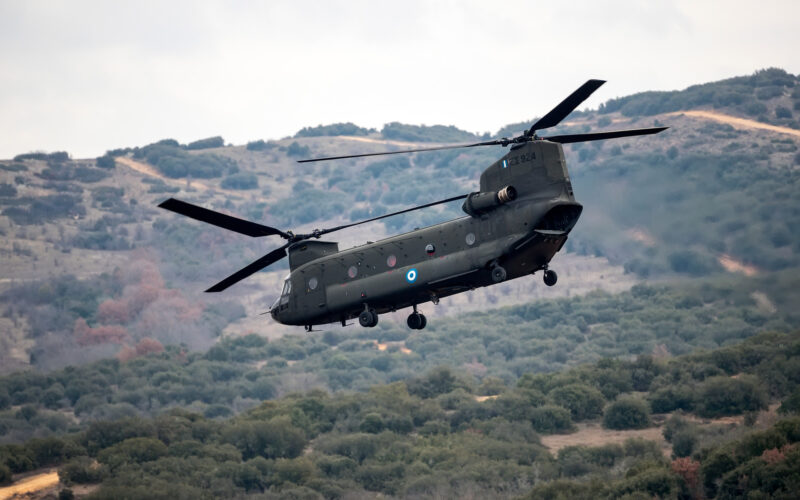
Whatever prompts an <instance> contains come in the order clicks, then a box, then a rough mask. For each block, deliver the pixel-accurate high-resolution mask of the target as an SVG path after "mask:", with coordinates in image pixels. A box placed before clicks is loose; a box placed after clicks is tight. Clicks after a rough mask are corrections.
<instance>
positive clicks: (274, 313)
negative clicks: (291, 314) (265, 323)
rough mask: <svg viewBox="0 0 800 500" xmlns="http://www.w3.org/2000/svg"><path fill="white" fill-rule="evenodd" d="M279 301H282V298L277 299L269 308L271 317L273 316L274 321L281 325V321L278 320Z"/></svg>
mask: <svg viewBox="0 0 800 500" xmlns="http://www.w3.org/2000/svg"><path fill="white" fill-rule="evenodd" d="M279 301H280V298H277V299H275V302H273V303H272V305H271V306H270V307H269V315H270V316H272V319H274V320H275V321H277V322H278V323H280V320H279V319H278V302H279Z"/></svg>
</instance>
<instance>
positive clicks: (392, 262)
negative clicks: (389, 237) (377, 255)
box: [386, 254, 397, 267]
mask: <svg viewBox="0 0 800 500" xmlns="http://www.w3.org/2000/svg"><path fill="white" fill-rule="evenodd" d="M386 265H387V266H389V267H394V266H396V265H397V256H395V255H394V254H392V255H390V256H388V257H386Z"/></svg>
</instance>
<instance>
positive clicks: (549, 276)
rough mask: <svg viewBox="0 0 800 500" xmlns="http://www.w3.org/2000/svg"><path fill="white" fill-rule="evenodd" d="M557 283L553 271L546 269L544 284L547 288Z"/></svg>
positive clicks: (556, 277) (556, 276)
mask: <svg viewBox="0 0 800 500" xmlns="http://www.w3.org/2000/svg"><path fill="white" fill-rule="evenodd" d="M557 281H558V275H557V274H556V272H555V271H552V270H550V269H546V270H545V272H544V284H545V285H547V286H553V285H555V284H556V282H557Z"/></svg>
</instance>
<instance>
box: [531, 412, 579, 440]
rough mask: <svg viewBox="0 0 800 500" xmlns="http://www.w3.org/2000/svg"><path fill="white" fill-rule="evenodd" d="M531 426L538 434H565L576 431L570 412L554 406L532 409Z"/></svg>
mask: <svg viewBox="0 0 800 500" xmlns="http://www.w3.org/2000/svg"><path fill="white" fill-rule="evenodd" d="M531 424H532V425H533V428H534V430H536V432H541V433H543V434H564V433H567V432H572V431H573V430H574V429H575V426H574V425H572V419H571V418H570V413H569V410H567V409H566V408H562V407H561V406H553V405H545V406H541V407H539V408H534V409H532V410H531Z"/></svg>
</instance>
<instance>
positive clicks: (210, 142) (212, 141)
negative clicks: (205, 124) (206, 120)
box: [186, 136, 225, 150]
mask: <svg viewBox="0 0 800 500" xmlns="http://www.w3.org/2000/svg"><path fill="white" fill-rule="evenodd" d="M224 145H225V141H224V140H223V139H222V137H220V136H216V137H209V138H208V139H200V140H197V141H194V142H190V143H189V144H187V145H186V149H189V150H195V149H210V148H221V147H222V146H224Z"/></svg>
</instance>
